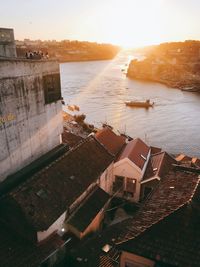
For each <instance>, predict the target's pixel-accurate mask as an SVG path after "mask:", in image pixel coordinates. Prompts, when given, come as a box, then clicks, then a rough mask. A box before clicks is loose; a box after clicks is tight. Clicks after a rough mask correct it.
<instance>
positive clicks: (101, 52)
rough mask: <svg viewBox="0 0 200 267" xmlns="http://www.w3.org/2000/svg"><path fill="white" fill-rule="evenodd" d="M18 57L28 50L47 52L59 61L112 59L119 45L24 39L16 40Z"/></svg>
mask: <svg viewBox="0 0 200 267" xmlns="http://www.w3.org/2000/svg"><path fill="white" fill-rule="evenodd" d="M16 47H17V55H18V57H25V54H26V52H28V51H33V52H34V51H40V52H42V53H43V54H44V55H46V53H48V56H49V57H50V58H56V59H58V60H59V61H60V62H67V61H87V60H105V59H112V58H114V57H115V56H116V54H117V53H118V52H119V49H120V48H119V47H118V46H114V45H111V44H99V43H94V42H81V41H69V40H64V41H60V42H58V41H56V40H52V41H41V40H36V41H32V40H29V39H25V40H24V41H18V40H16Z"/></svg>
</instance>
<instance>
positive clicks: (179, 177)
mask: <svg viewBox="0 0 200 267" xmlns="http://www.w3.org/2000/svg"><path fill="white" fill-rule="evenodd" d="M198 183H199V178H198V175H197V174H194V173H184V172H181V171H170V172H169V174H167V175H166V176H165V177H164V178H163V179H161V181H160V184H159V186H158V187H157V188H155V191H154V193H153V194H152V197H151V198H150V199H148V202H146V203H145V204H144V206H143V207H142V208H141V209H140V210H139V211H138V212H137V213H136V215H135V216H134V217H133V219H129V220H127V221H124V222H122V223H121V225H119V227H120V228H121V229H122V231H121V233H120V234H119V235H118V236H117V238H116V241H115V242H116V243H122V242H125V241H127V240H129V239H132V238H135V237H136V236H138V235H139V234H141V233H142V232H143V231H145V230H146V229H148V228H149V227H151V226H152V225H153V224H155V223H157V222H159V221H160V220H162V219H163V218H165V217H167V216H168V215H169V214H171V213H173V212H174V211H176V210H177V209H179V208H180V207H182V206H183V205H185V204H186V203H187V202H189V201H190V200H191V199H192V197H193V194H194V192H195V190H196V188H197V185H198Z"/></svg>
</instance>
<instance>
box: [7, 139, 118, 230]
mask: <svg viewBox="0 0 200 267" xmlns="http://www.w3.org/2000/svg"><path fill="white" fill-rule="evenodd" d="M112 160H113V157H112V156H111V155H110V154H109V153H108V152H107V150H106V149H105V148H104V147H103V146H102V145H101V144H99V143H98V142H97V141H96V140H95V139H94V138H93V137H92V136H91V137H89V138H87V139H86V140H85V141H83V142H82V143H80V144H79V145H78V146H77V147H75V148H73V149H72V150H70V151H69V152H67V153H66V154H65V155H64V156H62V157H61V158H59V159H57V160H56V161H55V162H53V163H52V164H51V165H49V166H48V167H46V168H45V169H43V170H42V171H40V172H39V173H37V174H36V175H34V176H33V177H32V178H31V179H30V180H28V181H27V182H25V183H23V184H22V185H21V186H19V187H18V188H16V189H15V190H13V191H12V192H10V194H9V195H8V198H12V199H13V200H14V201H15V202H17V204H18V205H19V206H20V208H21V210H22V212H23V213H24V214H25V217H26V218H27V220H28V221H29V222H30V223H31V224H32V225H33V226H34V227H35V229H37V230H38V231H42V230H45V229H48V228H49V226H50V225H52V224H53V223H54V222H55V221H56V220H57V219H58V218H59V217H60V216H61V215H62V214H63V213H64V212H65V211H66V210H67V208H68V207H69V206H70V205H71V204H72V203H73V202H74V201H75V200H76V199H77V198H78V197H79V196H80V195H81V194H82V193H84V191H85V190H86V189H87V188H88V187H89V186H90V185H91V184H92V183H94V182H96V180H97V178H98V177H99V176H100V175H101V173H103V171H104V170H105V169H106V168H107V167H108V166H109V164H110V163H111V162H112Z"/></svg>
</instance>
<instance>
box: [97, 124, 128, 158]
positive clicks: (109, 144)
mask: <svg viewBox="0 0 200 267" xmlns="http://www.w3.org/2000/svg"><path fill="white" fill-rule="evenodd" d="M95 137H96V139H97V140H98V141H99V142H100V143H101V144H102V145H104V146H105V148H106V149H107V150H108V151H109V152H110V153H111V154H113V155H116V154H117V153H119V152H120V151H121V149H122V147H123V146H124V144H125V143H126V138H125V137H124V136H120V135H116V134H115V133H114V132H113V131H112V130H111V129H110V128H109V127H104V128H103V129H102V130H100V131H98V132H97V133H96V134H95Z"/></svg>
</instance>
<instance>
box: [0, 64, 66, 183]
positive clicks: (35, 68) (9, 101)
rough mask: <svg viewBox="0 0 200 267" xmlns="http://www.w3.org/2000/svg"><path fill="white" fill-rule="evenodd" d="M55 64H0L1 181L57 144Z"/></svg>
mask: <svg viewBox="0 0 200 267" xmlns="http://www.w3.org/2000/svg"><path fill="white" fill-rule="evenodd" d="M60 94H61V89H60V75H59V65H58V63H57V62H55V61H34V60H33V61H31V60H17V59H16V60H0V181H3V180H4V179H5V178H6V177H7V176H8V175H9V174H12V173H14V172H16V171H17V170H19V169H21V168H22V167H24V166H26V165H28V164H29V163H31V162H32V161H34V160H35V159H37V158H38V157H40V156H42V155H43V154H45V153H47V152H48V151H50V150H51V149H53V148H54V147H56V146H57V145H59V144H60V140H61V138H60V135H61V133H62V129H63V126H62V125H63V124H62V106H61V101H60V97H61V95H60Z"/></svg>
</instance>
